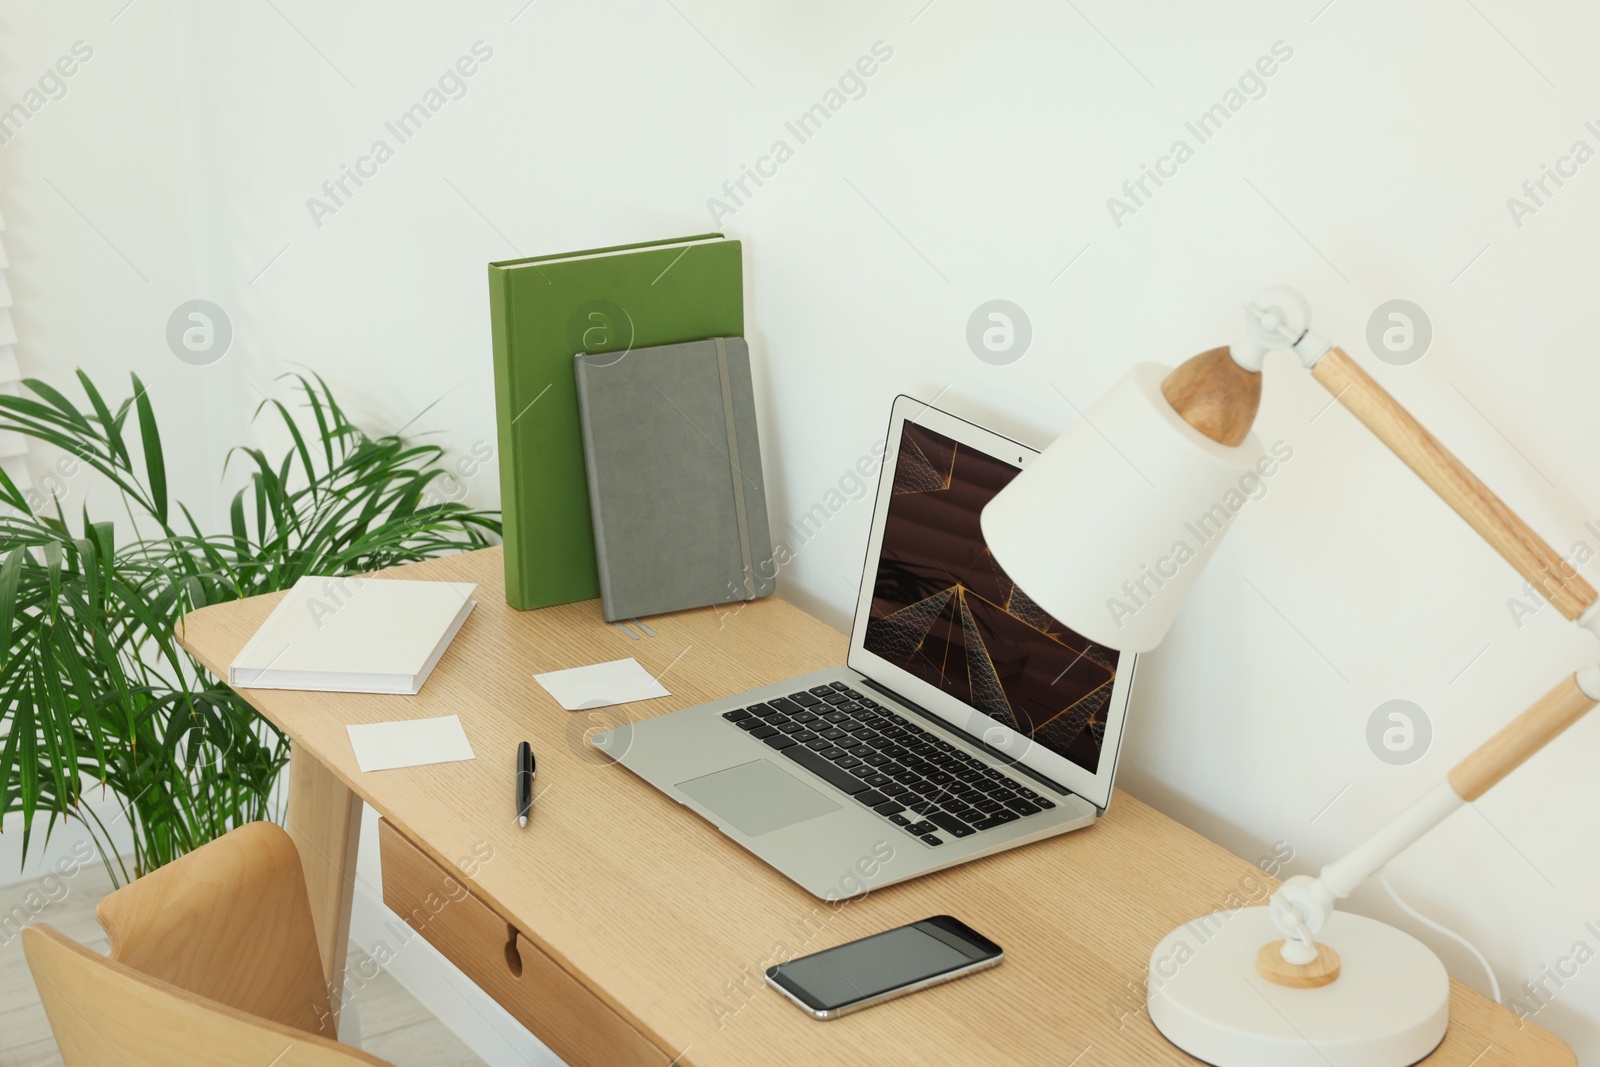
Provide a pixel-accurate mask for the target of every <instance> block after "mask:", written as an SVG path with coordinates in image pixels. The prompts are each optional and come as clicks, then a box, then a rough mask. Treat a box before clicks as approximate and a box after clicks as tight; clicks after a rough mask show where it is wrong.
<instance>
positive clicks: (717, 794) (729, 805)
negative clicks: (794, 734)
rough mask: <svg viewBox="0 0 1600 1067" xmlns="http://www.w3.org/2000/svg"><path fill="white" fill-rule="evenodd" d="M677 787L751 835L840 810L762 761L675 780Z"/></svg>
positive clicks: (778, 769)
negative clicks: (684, 779)
mask: <svg viewBox="0 0 1600 1067" xmlns="http://www.w3.org/2000/svg"><path fill="white" fill-rule="evenodd" d="M678 789H680V790H681V791H682V792H683V793H684V794H685V795H687V796H688V797H690V798H691V799H693V800H695V801H697V802H698V803H700V804H702V805H704V806H705V807H707V808H709V809H711V810H712V811H713V812H715V813H716V815H717V817H718V818H720V819H723V820H724V821H726V822H729V823H731V824H733V825H734V826H735V827H737V828H738V829H739V830H740V831H741V832H742V833H744V834H746V835H748V836H750V837H760V836H761V835H762V834H769V833H771V832H772V831H774V830H781V829H783V828H784V827H785V826H793V825H794V824H795V823H797V822H805V821H806V820H807V819H815V818H816V817H817V816H819V815H827V814H828V813H830V812H835V811H838V810H839V805H838V804H835V803H834V802H833V801H831V800H829V799H828V798H827V797H825V796H823V795H822V794H821V793H819V792H817V791H816V790H815V789H812V788H811V787H810V786H808V785H806V784H805V783H804V782H802V781H800V780H799V779H798V778H796V777H795V776H794V775H792V774H790V773H789V772H788V771H785V770H784V769H783V768H781V767H778V766H775V765H774V764H771V763H769V762H767V761H766V760H764V759H758V760H751V761H750V762H749V763H744V764H741V765H739V766H737V767H729V768H728V769H727V770H725V771H717V772H715V773H714V774H707V775H704V776H702V777H699V778H692V779H690V780H689V781H687V782H679V783H678Z"/></svg>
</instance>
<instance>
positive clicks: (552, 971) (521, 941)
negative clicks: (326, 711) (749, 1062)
mask: <svg viewBox="0 0 1600 1067" xmlns="http://www.w3.org/2000/svg"><path fill="white" fill-rule="evenodd" d="M378 842H379V852H380V854H381V858H382V861H383V902H384V904H386V905H388V907H389V908H390V910H392V911H394V912H395V913H396V914H397V915H399V916H400V917H401V918H402V919H404V920H405V921H406V924H407V925H409V926H410V927H411V928H412V929H413V930H416V931H417V932H418V933H419V934H421V935H422V937H423V939H424V940H425V941H427V942H428V943H429V944H430V945H432V946H433V947H434V948H436V949H438V950H439V951H440V952H442V953H443V954H444V956H445V958H446V959H448V960H449V961H450V962H451V963H453V964H455V965H456V966H457V967H459V968H461V971H462V973H463V974H465V975H466V976H467V977H468V978H471V979H472V980H473V981H474V982H475V983H477V985H478V986H479V987H480V988H481V989H482V990H483V991H484V992H485V993H488V994H489V995H490V996H491V997H493V998H494V999H495V1000H496V1001H497V1002H498V1003H499V1004H500V1005H501V1006H502V1007H504V1008H505V1009H506V1010H507V1011H508V1012H510V1013H511V1014H512V1015H513V1016H514V1017H515V1018H516V1019H517V1021H518V1022H520V1023H522V1025H524V1026H526V1027H527V1028H528V1029H529V1030H530V1031H532V1032H533V1033H534V1034H535V1035H536V1036H537V1037H538V1038H539V1040H541V1041H543V1042H544V1043H545V1044H546V1045H548V1046H549V1047H550V1050H551V1051H552V1052H554V1053H555V1054H556V1055H558V1056H560V1057H561V1058H562V1059H564V1060H566V1061H567V1063H569V1064H571V1065H572V1067H591V1065H593V1067H661V1065H662V1064H664V1063H666V1062H667V1060H668V1059H670V1057H669V1056H668V1055H667V1054H665V1053H663V1052H662V1051H661V1050H660V1049H658V1048H657V1047H656V1046H655V1045H654V1044H652V1043H651V1042H650V1041H649V1040H648V1039H647V1038H645V1037H644V1035H642V1034H640V1033H639V1032H638V1031H637V1030H635V1029H634V1028H633V1027H632V1026H631V1025H629V1024H628V1022H627V1021H626V1020H624V1019H623V1018H622V1017H621V1016H620V1015H618V1014H617V1013H616V1012H615V1011H613V1010H612V1009H611V1007H610V1006H609V1005H607V1004H606V1003H605V1002H604V1001H602V1000H600V998H599V997H597V996H595V995H594V994H593V993H591V992H590V991H589V990H588V988H587V987H586V986H584V985H583V983H581V982H579V981H577V980H576V979H575V978H573V977H572V976H571V975H569V974H568V973H567V972H566V971H565V970H563V969H562V968H561V966H560V965H559V964H557V963H556V962H555V961H554V960H552V959H551V958H550V957H549V956H547V955H546V954H545V953H544V952H543V950H541V949H540V948H538V947H537V946H536V945H534V944H533V943H532V942H531V941H529V940H528V939H527V938H526V937H523V936H522V934H521V933H519V932H518V931H517V929H516V928H515V927H513V926H512V925H511V924H510V923H508V922H507V921H506V920H505V919H504V918H503V917H501V916H500V914H499V913H498V912H496V911H495V910H494V909H492V908H490V907H489V906H488V905H487V904H485V903H483V901H481V900H479V899H478V898H477V897H475V896H473V895H472V894H471V893H470V892H468V891H467V889H466V886H465V884H464V883H463V882H462V881H461V879H460V878H459V876H458V875H457V874H456V872H455V871H451V870H448V869H446V868H444V867H441V866H439V864H437V863H435V862H434V861H433V860H432V859H431V858H430V857H429V856H427V855H425V854H424V853H423V852H422V851H421V850H420V849H419V848H417V846H415V845H413V844H412V843H411V841H410V840H409V839H408V838H406V836H405V835H404V834H402V833H401V832H400V831H399V830H396V829H395V828H394V827H393V826H392V825H390V823H389V821H388V820H387V819H381V820H379V822H378Z"/></svg>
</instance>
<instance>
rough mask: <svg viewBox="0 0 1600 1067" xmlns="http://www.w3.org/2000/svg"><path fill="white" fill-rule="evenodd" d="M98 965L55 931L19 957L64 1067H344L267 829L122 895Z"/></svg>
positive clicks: (352, 1058) (295, 892)
mask: <svg viewBox="0 0 1600 1067" xmlns="http://www.w3.org/2000/svg"><path fill="white" fill-rule="evenodd" d="M96 917H97V918H98V919H99V920H100V925H101V926H103V927H105V930H106V933H107V935H108V936H109V938H110V942H111V952H110V955H109V956H101V955H99V954H98V953H95V952H92V951H90V950H89V949H87V948H85V947H83V946H82V945H80V944H78V943H77V942H76V941H73V940H72V939H71V938H69V937H67V936H66V935H65V934H63V933H61V932H60V931H59V930H56V929H55V928H53V927H50V926H47V925H43V924H38V925H34V926H30V927H28V928H27V929H25V930H24V931H23V935H22V943H23V949H24V951H25V953H26V955H27V957H28V967H29V969H30V970H31V971H32V972H33V977H34V981H35V982H36V984H37V985H38V988H39V997H40V999H41V1000H42V1001H43V1002H44V1007H45V1013H46V1014H47V1015H48V1016H49V1018H50V1028H51V1029H52V1030H53V1031H54V1032H55V1036H56V1043H57V1044H58V1045H60V1047H61V1056H62V1059H63V1061H64V1062H65V1064H66V1067H101V1065H105V1064H123V1063H127V1064H130V1065H132V1067H146V1065H149V1067H191V1065H193V1067H201V1065H204V1064H218V1065H233V1064H238V1065H239V1067H264V1065H266V1064H273V1065H274V1067H350V1065H354V1064H368V1065H379V1067H382V1065H383V1064H384V1061H383V1060H379V1059H376V1058H374V1057H372V1056H369V1055H367V1054H366V1053H363V1052H360V1051H357V1050H355V1049H352V1048H349V1047H347V1046H344V1045H340V1044H339V1043H338V1042H337V1041H334V1040H332V1037H333V1030H334V1020H333V1015H332V1013H331V1012H330V1010H329V986H328V982H327V979H326V978H325V977H324V975H323V972H322V963H321V958H320V956H319V955H318V952H317V942H316V937H315V933H314V930H313V927H312V918H311V905H310V902H309V900H308V899H307V897H306V887H305V880H304V878H303V876H302V874H301V867H300V857H299V854H298V853H297V852H296V851H295V846H294V842H293V841H291V840H290V839H289V835H288V834H286V833H284V832H283V830H282V829H281V828H279V827H278V826H276V825H274V824H272V823H252V824H250V825H248V826H242V827H240V828H239V829H237V830H234V831H233V832H232V833H229V834H227V835H226V836H225V837H221V838H219V839H217V840H216V841H213V842H211V843H210V844H208V845H206V846H204V847H203V848H199V849H196V850H195V851H194V852H191V853H190V854H188V855H187V856H184V857H183V858H181V859H179V860H176V861H174V862H173V863H170V864H168V865H167V866H165V867H163V868H161V869H160V870H157V871H154V872H152V873H151V874H148V875H146V876H145V877H143V878H141V879H139V880H138V881H136V882H134V883H132V884H131V885H128V886H125V887H123V888H122V889H119V890H118V891H117V892H115V893H112V894H111V895H110V896H108V897H106V898H105V899H104V900H102V901H101V902H100V906H99V908H98V909H97V911H96Z"/></svg>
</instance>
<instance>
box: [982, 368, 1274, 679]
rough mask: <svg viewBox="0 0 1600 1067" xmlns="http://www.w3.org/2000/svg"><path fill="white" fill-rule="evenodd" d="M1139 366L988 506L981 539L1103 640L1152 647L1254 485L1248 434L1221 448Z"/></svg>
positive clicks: (1075, 625) (1020, 577)
mask: <svg viewBox="0 0 1600 1067" xmlns="http://www.w3.org/2000/svg"><path fill="white" fill-rule="evenodd" d="M1168 373H1169V370H1168V368H1166V367H1162V366H1159V365H1157V364H1154V363H1141V364H1139V365H1138V366H1136V367H1134V368H1133V369H1132V370H1131V371H1129V372H1128V373H1127V374H1126V375H1125V376H1124V377H1123V378H1122V380H1121V381H1119V382H1118V383H1117V384H1116V385H1115V386H1113V387H1112V388H1111V390H1110V391H1109V392H1108V393H1106V394H1105V396H1103V397H1102V398H1101V399H1100V400H1099V402H1098V403H1096V404H1095V405H1094V406H1093V407H1092V408H1090V409H1089V412H1088V413H1087V414H1086V415H1085V416H1084V417H1083V418H1081V419H1079V420H1078V422H1076V423H1075V424H1073V425H1072V426H1071V427H1070V428H1069V429H1068V430H1067V431H1066V432H1065V433H1063V434H1062V435H1061V436H1060V437H1058V438H1057V439H1056V440H1055V441H1054V442H1053V443H1052V444H1051V445H1050V447H1049V448H1047V449H1045V450H1044V451H1043V452H1042V453H1040V454H1039V455H1038V456H1036V457H1035V458H1034V460H1033V461H1032V462H1031V463H1030V464H1028V465H1027V466H1026V467H1025V468H1024V469H1023V471H1022V473H1021V474H1019V475H1017V477H1016V478H1014V479H1013V480H1012V481H1011V483H1010V484H1009V485H1007V486H1006V487H1005V488H1004V489H1002V490H1001V491H1000V492H999V493H998V494H996V496H995V498H994V499H993V500H991V501H990V502H989V505H988V506H987V507H985V508H984V509H983V516H982V524H983V536H984V539H985V540H986V541H987V542H988V545H989V549H990V551H991V552H993V553H994V557H995V559H996V561H997V562H998V563H999V564H1000V566H1001V567H1002V568H1003V569H1004V570H1005V572H1006V574H1008V575H1009V576H1010V577H1011V579H1012V581H1014V582H1016V583H1017V585H1018V586H1020V587H1021V589H1022V591H1023V592H1025V593H1027V594H1028V596H1029V597H1030V598H1032V599H1033V601H1034V602H1035V603H1037V604H1038V605H1039V606H1040V607H1042V608H1043V609H1044V610H1045V611H1047V612H1049V613H1050V614H1051V615H1053V616H1055V618H1056V619H1057V620H1059V621H1060V622H1061V623H1063V624H1064V625H1066V626H1068V627H1070V628H1071V629H1073V630H1075V631H1076V632H1078V633H1080V634H1082V635H1083V636H1084V637H1087V638H1089V639H1090V640H1091V641H1094V642H1096V643H1098V644H1101V645H1105V646H1106V647H1108V648H1113V649H1118V650H1120V651H1126V652H1148V651H1149V650H1150V649H1152V648H1154V647H1155V646H1156V645H1158V644H1160V642H1161V639H1162V638H1163V637H1165V636H1166V633H1167V629H1168V628H1169V627H1170V626H1171V625H1172V620H1173V619H1174V618H1175V617H1176V616H1177V614H1178V610H1179V609H1180V608H1181V607H1182V606H1183V603H1184V601H1185V600H1186V599H1187V598H1188V595H1189V590H1190V589H1191V588H1193V586H1194V583H1195V580H1196V579H1197V578H1198V577H1199V576H1200V572H1201V571H1202V570H1203V569H1204V568H1205V565H1206V562H1207V561H1208V560H1209V559H1210V558H1211V554H1212V553H1213V552H1214V551H1216V548H1217V545H1218V544H1219V543H1220V542H1221V540H1222V537H1223V535H1224V534H1225V533H1226V532H1227V530H1228V528H1229V527H1230V526H1231V525H1232V522H1233V518H1234V516H1235V515H1237V514H1238V512H1239V510H1240V509H1241V508H1242V507H1243V506H1244V504H1245V503H1246V502H1247V501H1248V500H1249V499H1250V497H1251V496H1252V495H1253V494H1254V493H1255V492H1258V491H1259V489H1258V487H1259V485H1260V474H1259V473H1258V471H1257V470H1256V463H1257V461H1258V460H1260V459H1261V458H1262V449H1261V446H1260V443H1259V442H1258V441H1257V440H1256V438H1255V437H1254V436H1253V435H1252V436H1251V437H1249V438H1247V439H1246V440H1245V442H1244V443H1243V444H1241V445H1239V446H1238V447H1228V446H1227V445H1222V444H1218V443H1217V442H1216V441H1213V440H1211V439H1210V438H1209V437H1206V436H1205V435H1204V434H1202V433H1200V432H1199V431H1198V430H1196V429H1195V428H1194V427H1192V426H1190V425H1189V424H1188V423H1186V422H1184V421H1183V418H1182V417H1181V416H1180V415H1179V414H1178V413H1177V412H1176V411H1174V410H1173V409H1172V405H1171V404H1169V403H1168V402H1167V399H1166V397H1165V396H1163V395H1162V393H1161V383H1162V381H1163V380H1164V379H1165V378H1166V376H1167V374H1168Z"/></svg>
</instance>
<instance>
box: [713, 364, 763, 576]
mask: <svg viewBox="0 0 1600 1067" xmlns="http://www.w3.org/2000/svg"><path fill="white" fill-rule="evenodd" d="M716 342H717V372H718V373H719V374H721V375H722V422H723V425H724V426H726V427H727V428H728V465H729V466H730V467H731V468H732V469H733V510H734V511H735V512H736V513H737V514H738V516H739V553H740V555H741V556H743V557H744V592H745V595H744V599H746V600H753V599H755V595H756V589H755V565H754V564H753V563H752V562H751V560H750V521H749V519H748V518H747V517H746V516H745V511H744V470H743V469H742V468H741V467H740V466H739V432H738V429H737V427H736V426H735V425H734V422H733V382H732V381H731V380H730V379H729V377H728V346H727V343H726V342H725V341H724V340H723V339H722V338H721V337H718V338H717V339H716Z"/></svg>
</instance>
